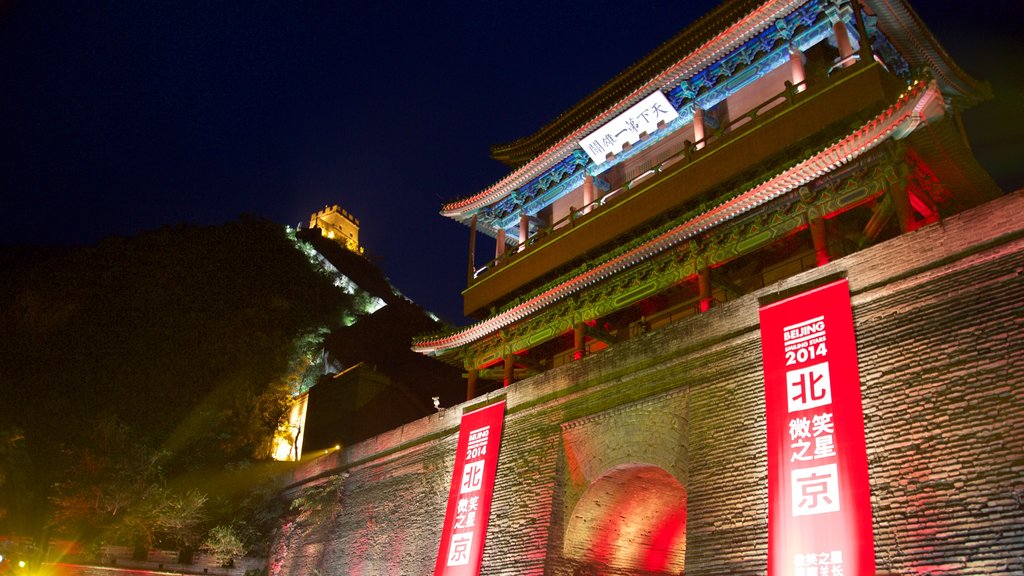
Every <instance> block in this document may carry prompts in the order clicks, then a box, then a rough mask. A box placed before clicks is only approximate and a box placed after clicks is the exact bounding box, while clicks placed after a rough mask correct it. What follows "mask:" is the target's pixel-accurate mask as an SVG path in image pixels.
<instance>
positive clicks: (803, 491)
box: [790, 464, 839, 516]
mask: <svg viewBox="0 0 1024 576" xmlns="http://www.w3.org/2000/svg"><path fill="white" fill-rule="evenodd" d="M790 474H791V482H792V483H791V496H792V504H793V516H809V515H812V514H825V513H827V512H838V511H839V473H838V468H837V466H836V465H835V464H826V465H824V466H815V467H812V468H800V469H797V470H793V471H792V472H791V473H790Z"/></svg>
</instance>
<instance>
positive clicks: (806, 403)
mask: <svg viewBox="0 0 1024 576" xmlns="http://www.w3.org/2000/svg"><path fill="white" fill-rule="evenodd" d="M760 316H761V353H762V355H763V361H764V384H765V409H766V412H767V429H768V576H837V575H841V576H868V575H873V574H874V573H875V550H874V548H875V547H874V535H873V533H872V530H871V498H870V492H869V487H868V464H867V450H866V448H865V442H864V414H863V410H862V408H861V398H860V374H859V372H858V369H857V344H856V341H855V340H854V334H853V312H852V310H851V308H850V288H849V284H848V283H847V281H846V280H845V279H844V280H839V281H836V282H832V283H830V284H827V285H825V286H822V287H820V288H816V289H813V290H810V291H808V292H804V293H803V294H800V295H797V296H794V297H792V298H787V299H785V300H782V301H780V302H776V303H774V304H770V305H768V306H763V307H762V308H761V310H760Z"/></svg>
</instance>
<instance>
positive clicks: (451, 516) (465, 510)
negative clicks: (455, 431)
mask: <svg viewBox="0 0 1024 576" xmlns="http://www.w3.org/2000/svg"><path fill="white" fill-rule="evenodd" d="M504 419H505V402H504V401H502V402H498V403H497V404H492V405H490V406H488V407H486V408H481V409H480V410H477V411H475V412H470V413H468V414H463V415H462V421H461V422H460V423H459V444H458V448H457V449H456V450H457V451H456V453H455V469H454V470H453V471H452V485H451V489H449V491H448V508H447V511H446V512H445V515H444V528H443V529H442V531H441V549H440V551H438V553H437V562H436V563H435V564H434V576H470V575H471V576H476V575H477V574H479V573H480V561H481V560H482V559H483V551H484V536H486V535H487V519H488V517H489V516H490V513H491V496H492V494H493V491H494V476H495V473H496V472H497V471H498V450H499V449H500V447H501V425H502V423H503V422H504Z"/></svg>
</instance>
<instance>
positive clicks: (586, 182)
mask: <svg viewBox="0 0 1024 576" xmlns="http://www.w3.org/2000/svg"><path fill="white" fill-rule="evenodd" d="M593 201H594V177H593V176H591V175H590V174H587V176H586V177H585V178H583V213H584V214H586V213H587V212H590V209H591V208H592V206H591V205H590V203H591V202H593Z"/></svg>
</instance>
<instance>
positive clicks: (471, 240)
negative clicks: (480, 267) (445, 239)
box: [466, 214, 476, 284]
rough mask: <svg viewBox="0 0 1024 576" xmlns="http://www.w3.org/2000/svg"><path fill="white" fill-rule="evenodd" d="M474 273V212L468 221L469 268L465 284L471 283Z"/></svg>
mask: <svg viewBox="0 0 1024 576" xmlns="http://www.w3.org/2000/svg"><path fill="white" fill-rule="evenodd" d="M474 275H476V214H473V219H472V220H471V221H470V223H469V270H468V271H467V272H466V284H472V283H473V276H474Z"/></svg>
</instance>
